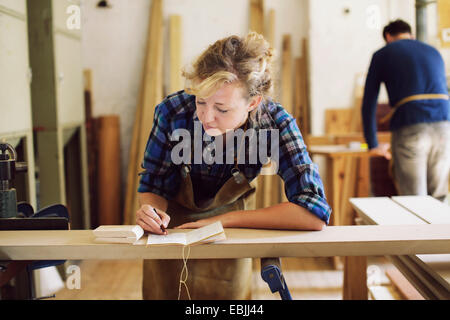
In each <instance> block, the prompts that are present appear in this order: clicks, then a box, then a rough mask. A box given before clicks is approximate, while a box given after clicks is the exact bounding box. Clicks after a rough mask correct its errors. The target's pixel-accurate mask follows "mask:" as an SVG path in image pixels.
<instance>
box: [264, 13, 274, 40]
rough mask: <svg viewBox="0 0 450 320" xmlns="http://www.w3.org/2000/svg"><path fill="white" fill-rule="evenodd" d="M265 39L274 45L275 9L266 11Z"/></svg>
mask: <svg viewBox="0 0 450 320" xmlns="http://www.w3.org/2000/svg"><path fill="white" fill-rule="evenodd" d="M266 28H267V29H266V30H267V31H266V36H265V38H266V40H267V41H269V43H270V45H271V46H272V48H274V47H275V10H274V9H270V10H269V13H268V23H267V25H266Z"/></svg>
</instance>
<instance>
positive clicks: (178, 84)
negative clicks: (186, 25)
mask: <svg viewBox="0 0 450 320" xmlns="http://www.w3.org/2000/svg"><path fill="white" fill-rule="evenodd" d="M169 39H170V86H169V93H173V92H176V91H179V90H182V89H183V87H184V86H183V78H182V76H181V64H182V62H181V60H182V40H181V39H182V28H181V16H179V15H171V16H170V17H169Z"/></svg>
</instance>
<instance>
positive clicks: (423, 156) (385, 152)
mask: <svg viewBox="0 0 450 320" xmlns="http://www.w3.org/2000/svg"><path fill="white" fill-rule="evenodd" d="M383 37H384V39H385V40H386V43H387V44H386V46H385V47H383V48H382V49H380V50H378V51H377V52H375V54H374V55H373V57H372V61H371V64H370V67H369V72H368V74H367V79H366V85H365V89H364V99H363V106H362V119H363V127H364V136H365V138H366V141H367V144H368V147H369V149H370V152H371V153H372V154H374V155H381V156H385V157H386V158H387V159H390V158H391V153H390V150H389V148H390V147H391V151H392V160H393V174H394V180H395V184H396V187H397V191H398V193H399V194H400V195H427V194H428V195H431V196H433V197H435V198H437V199H439V200H442V201H443V200H444V199H445V197H446V195H447V194H448V181H449V171H450V108H449V97H448V89H447V81H446V76H445V66H444V61H443V59H442V57H441V55H440V54H439V52H438V51H437V50H436V49H434V48H433V47H431V46H429V45H427V44H425V43H423V42H420V41H417V40H413V38H412V35H411V27H410V26H409V25H408V24H407V23H406V22H404V21H402V20H396V21H394V22H391V23H390V24H389V25H387V26H386V27H385V28H384V30H383ZM381 82H384V83H385V85H386V89H387V92H388V96H389V102H390V105H391V107H392V109H391V113H390V114H389V115H388V116H387V117H385V119H383V120H384V121H390V124H389V125H390V130H391V131H392V140H391V146H390V145H389V144H383V143H381V144H378V141H377V135H376V132H377V123H376V116H375V115H376V107H377V99H378V93H379V89H380V84H381ZM383 120H382V121H383Z"/></svg>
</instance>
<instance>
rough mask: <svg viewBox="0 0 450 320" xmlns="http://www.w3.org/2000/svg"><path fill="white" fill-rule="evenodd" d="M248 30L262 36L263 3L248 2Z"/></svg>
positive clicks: (251, 0)
mask: <svg viewBox="0 0 450 320" xmlns="http://www.w3.org/2000/svg"><path fill="white" fill-rule="evenodd" d="M249 30H250V31H255V32H257V33H259V34H261V35H263V34H264V1H263V0H250V24H249Z"/></svg>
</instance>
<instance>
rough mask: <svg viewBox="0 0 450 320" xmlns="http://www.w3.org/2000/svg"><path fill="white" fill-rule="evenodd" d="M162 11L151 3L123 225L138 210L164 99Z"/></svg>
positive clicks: (132, 219)
mask: <svg viewBox="0 0 450 320" xmlns="http://www.w3.org/2000/svg"><path fill="white" fill-rule="evenodd" d="M162 50H163V11H162V0H153V1H152V4H151V12H150V23H149V29H148V40H147V56H146V59H145V67H144V73H143V77H142V87H141V92H140V98H139V104H138V106H137V108H136V116H135V121H134V127H133V137H132V141H131V148H130V154H129V166H128V176H127V183H128V184H127V191H126V198H125V211H124V221H123V222H124V224H135V216H136V211H137V210H138V208H139V204H138V199H137V188H138V185H139V177H138V173H139V172H141V171H142V168H141V163H142V160H143V158H144V151H145V146H146V143H147V140H148V137H149V134H150V130H151V127H152V124H153V115H154V111H155V106H156V105H157V104H158V103H159V102H161V100H162V98H163V91H162V88H163V83H162V81H163V72H162V65H163V63H162V55H163V52H162Z"/></svg>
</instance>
